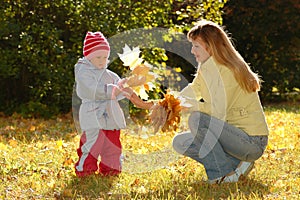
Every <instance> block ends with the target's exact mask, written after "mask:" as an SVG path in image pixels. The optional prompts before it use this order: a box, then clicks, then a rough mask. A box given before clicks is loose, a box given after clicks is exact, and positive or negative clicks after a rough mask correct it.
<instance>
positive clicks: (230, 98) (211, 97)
mask: <svg viewBox="0 0 300 200" xmlns="http://www.w3.org/2000/svg"><path fill="white" fill-rule="evenodd" d="M181 96H182V97H183V98H185V99H186V103H189V104H191V105H192V107H191V108H190V109H189V111H190V112H192V111H201V112H204V113H207V114H209V115H211V116H213V117H216V118H218V119H221V120H223V121H226V122H227V123H229V124H231V125H233V126H236V127H238V128H240V129H242V130H244V131H245V132H246V133H248V135H251V136H258V135H268V134H269V131H268V126H267V123H266V119H265V115H264V112H263V108H262V106H261V103H260V99H259V96H258V93H257V92H251V93H248V92H246V91H244V90H243V89H242V88H241V87H240V86H239V84H238V82H237V81H236V79H235V78H234V75H233V72H231V70H230V69H229V68H227V67H225V66H223V65H220V64H217V63H216V62H215V60H214V59H213V57H210V58H209V59H208V60H207V61H206V62H205V63H203V64H202V65H201V66H200V68H199V69H198V71H197V74H196V75H195V78H194V80H193V82H192V83H190V84H189V85H187V86H186V87H185V88H184V89H183V90H182V91H181Z"/></svg>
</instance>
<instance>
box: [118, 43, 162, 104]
mask: <svg viewBox="0 0 300 200" xmlns="http://www.w3.org/2000/svg"><path fill="white" fill-rule="evenodd" d="M140 52H141V51H140V49H139V47H134V48H132V50H131V49H130V47H129V46H128V45H127V44H126V45H125V47H124V48H123V53H122V54H118V55H119V57H120V59H121V60H122V61H123V65H124V66H126V67H129V70H130V71H129V74H128V75H127V76H126V79H127V82H126V84H125V87H126V86H129V87H131V88H132V89H133V90H134V91H135V92H136V93H137V94H138V95H139V96H140V97H141V98H142V99H146V100H147V99H148V97H149V96H148V94H147V92H149V91H150V90H152V89H153V88H154V83H153V82H154V81H155V78H156V75H155V74H154V73H153V72H151V71H150V69H151V68H152V65H150V64H149V63H148V62H144V60H143V59H142V58H140V57H139V56H140Z"/></svg>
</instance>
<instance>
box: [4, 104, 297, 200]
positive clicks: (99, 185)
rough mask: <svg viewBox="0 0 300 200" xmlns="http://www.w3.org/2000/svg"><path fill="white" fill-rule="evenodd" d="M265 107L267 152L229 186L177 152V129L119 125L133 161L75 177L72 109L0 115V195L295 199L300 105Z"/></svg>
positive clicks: (106, 197)
mask: <svg viewBox="0 0 300 200" xmlns="http://www.w3.org/2000/svg"><path fill="white" fill-rule="evenodd" d="M265 110H266V117H267V122H268V125H269V128H270V136H269V145H268V147H267V149H266V152H265V153H264V155H263V156H262V157H261V158H260V159H259V160H258V161H256V164H255V168H254V170H253V171H252V172H251V173H250V174H249V176H248V177H247V178H245V179H243V180H242V181H241V182H239V183H232V184H224V185H208V184H207V183H205V180H206V175H205V171H204V168H203V166H202V165H200V164H199V163H197V162H195V161H193V160H191V159H189V158H186V157H183V156H179V155H178V154H176V153H175V152H173V151H172V148H171V146H170V143H171V140H172V137H173V136H174V133H166V134H162V133H159V134H158V135H151V133H150V132H151V131H150V130H148V129H147V128H144V130H141V132H138V134H137V132H135V133H131V132H130V130H133V128H134V127H129V128H128V129H127V130H124V131H123V132H122V144H123V148H124V154H125V159H126V154H127V156H131V158H130V157H127V159H128V160H127V161H131V163H130V162H129V163H127V166H126V165H125V166H124V167H127V168H125V169H126V170H124V172H123V173H121V175H120V176H118V177H101V176H99V175H97V174H96V175H95V176H91V177H89V178H85V179H78V178H76V176H75V173H74V167H73V166H74V164H75V162H76V160H77V155H76V148H77V145H78V142H79V134H78V133H77V132H76V129H75V128H74V124H73V119H72V117H71V115H66V116H59V117H57V118H56V119H51V120H43V119H24V118H21V117H20V116H18V115H14V116H12V117H1V118H0V154H1V158H0V199H47V198H48V199H55V198H56V199H191V200H192V199H193V200H194V199H297V198H299V197H300V193H299V191H300V185H299V183H300V178H299V177H300V169H299V166H300V159H299V158H300V157H299V155H300V148H299V141H300V108H299V106H297V105H295V106H292V105H289V106H287V105H281V106H268V107H266V108H265ZM181 128H182V129H184V127H181ZM148 132H149V133H148ZM145 133H147V134H145ZM151 153H154V154H153V155H152V156H149V155H151ZM164 153H165V154H164ZM139 156H140V157H139ZM138 158H141V160H138ZM168 158H169V159H170V160H167V159H168ZM125 163H126V162H125ZM141 168H142V169H141Z"/></svg>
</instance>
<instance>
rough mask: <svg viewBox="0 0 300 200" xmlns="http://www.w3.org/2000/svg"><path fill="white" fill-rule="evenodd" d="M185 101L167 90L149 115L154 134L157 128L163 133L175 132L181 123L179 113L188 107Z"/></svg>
mask: <svg viewBox="0 0 300 200" xmlns="http://www.w3.org/2000/svg"><path fill="white" fill-rule="evenodd" d="M190 106H191V105H190V104H187V103H185V99H184V98H182V97H178V95H177V94H176V93H175V92H172V91H170V90H167V93H166V94H165V95H164V98H163V99H161V100H159V101H158V103H157V105H156V106H154V108H153V111H152V112H151V114H150V117H151V120H152V122H153V124H154V129H155V132H157V131H158V129H159V127H161V130H162V131H163V132H168V131H176V130H177V129H178V127H179V124H180V121H181V111H182V110H184V109H186V108H188V107H190Z"/></svg>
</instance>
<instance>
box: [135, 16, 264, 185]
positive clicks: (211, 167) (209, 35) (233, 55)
mask: <svg viewBox="0 0 300 200" xmlns="http://www.w3.org/2000/svg"><path fill="white" fill-rule="evenodd" d="M187 36H188V39H189V41H190V42H191V43H192V50H191V52H192V53H193V54H194V56H195V58H196V60H197V62H198V64H199V65H198V69H197V73H196V74H195V78H194V80H193V81H192V83H190V84H188V85H187V86H186V87H185V88H184V89H183V90H182V91H181V96H182V97H184V98H185V99H186V101H187V103H189V104H191V105H192V106H191V107H190V109H189V110H188V111H189V112H190V116H189V121H188V124H189V129H190V131H189V132H185V133H181V134H178V135H176V136H175V137H174V139H173V147H174V149H175V150H176V151H177V152H178V153H180V154H183V155H186V156H188V157H190V158H192V159H194V160H196V161H197V162H199V163H201V164H203V165H204V167H205V170H206V173H207V176H208V183H211V184H213V183H222V182H237V181H238V180H239V178H240V177H241V176H246V175H247V174H248V173H249V172H250V170H251V169H252V167H253V165H254V161H255V160H257V159H258V158H260V157H261V156H262V154H263V152H264V150H265V148H266V146H267V142H268V127H267V123H266V120H265V116H264V112H263V108H262V106H261V103H260V99H259V96H258V91H259V90H260V79H259V77H258V75H257V74H255V73H254V72H252V71H251V69H250V67H249V65H248V64H247V63H246V62H245V61H244V59H243V58H242V56H241V55H240V54H239V53H238V51H237V50H236V49H235V48H234V46H233V44H232V43H231V40H230V37H229V36H228V35H227V34H226V32H225V31H224V30H223V28H222V27H220V26H219V25H217V24H216V23H213V22H211V21H206V20H202V21H200V22H198V23H197V24H196V25H195V26H194V27H193V28H192V29H191V30H190V31H189V32H188V35H187ZM130 99H131V101H132V102H133V103H134V104H137V105H138V106H139V107H142V108H146V109H149V108H150V107H151V106H152V104H151V103H149V102H145V103H143V102H141V101H140V100H139V99H138V97H137V96H136V95H135V94H133V95H131V97H130ZM153 108H154V109H161V108H159V106H157V105H156V106H154V107H153ZM153 108H152V109H153ZM156 113H163V112H156ZM154 117H156V119H153V121H155V122H163V120H158V119H157V118H160V119H161V118H163V117H162V116H158V115H156V116H154Z"/></svg>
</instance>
